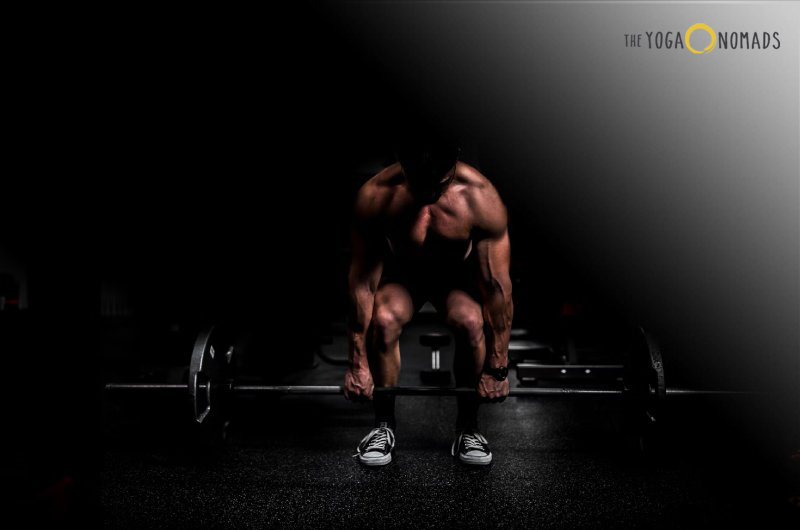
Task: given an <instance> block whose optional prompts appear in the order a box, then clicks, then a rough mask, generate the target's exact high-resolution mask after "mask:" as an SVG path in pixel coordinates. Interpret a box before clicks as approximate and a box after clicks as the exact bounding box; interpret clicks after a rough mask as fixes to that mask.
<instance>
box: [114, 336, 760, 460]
mask: <svg viewBox="0 0 800 530" xmlns="http://www.w3.org/2000/svg"><path fill="white" fill-rule="evenodd" d="M234 355H236V349H235V347H234V341H233V340H232V337H230V336H229V335H228V333H226V331H225V328H224V327H222V326H210V327H208V328H206V329H204V330H203V331H201V332H200V333H199V334H198V336H197V339H196V340H195V343H194V347H193V349H192V356H191V359H190V362H189V373H188V382H187V383H186V384H168V383H108V384H106V385H105V390H106V391H107V392H110V393H119V392H132V393H139V392H145V393H176V394H184V395H187V394H188V396H190V397H191V401H192V405H193V412H194V421H195V422H196V423H198V424H204V423H205V424H213V425H221V424H224V423H225V420H226V418H227V412H228V411H227V410H226V409H227V406H228V405H229V403H230V402H231V400H230V399H229V398H230V397H231V396H237V395H253V394H257V395H258V394H260V395H264V394H266V395H276V396H283V395H300V394H302V395H341V394H343V391H344V389H343V387H342V386H336V385H329V386H303V385H265V384H241V383H239V382H237V381H236V380H235V378H234V374H233V372H234V371H233V365H234V363H233V358H234ZM624 357H625V364H624V365H623V367H622V373H623V376H622V384H621V385H620V386H619V387H617V388H586V387H565V386H562V387H557V388H547V387H513V388H511V389H510V391H509V396H510V397H517V398H522V397H557V396H562V397H588V396H594V397H600V396H603V397H609V396H610V397H618V398H621V399H622V400H623V402H624V404H625V411H626V417H627V419H628V422H629V427H630V428H631V429H632V432H636V433H637V435H636V437H637V438H638V439H639V443H640V444H641V443H643V442H642V440H644V439H645V438H646V437H648V436H651V435H652V434H653V433H654V432H655V429H656V427H657V424H658V423H659V422H658V419H659V416H660V414H661V411H662V409H663V405H664V401H665V400H666V398H667V397H668V396H697V395H731V394H749V392H737V391H724V390H694V389H685V388H667V386H666V382H665V379H664V362H663V358H662V354H661V349H660V347H659V345H658V342H657V341H656V340H655V338H654V337H653V336H652V335H651V334H650V333H649V332H647V331H645V330H644V329H643V328H641V327H640V328H638V329H637V333H636V337H635V339H634V341H632V344H630V345H628V346H627V347H626V348H625V352H624ZM565 366H569V365H565ZM475 392H476V389H475V388H453V387H426V386H422V387H412V386H396V387H376V388H375V393H378V394H381V393H389V394H394V395H402V396H457V395H464V394H474V393H475Z"/></svg>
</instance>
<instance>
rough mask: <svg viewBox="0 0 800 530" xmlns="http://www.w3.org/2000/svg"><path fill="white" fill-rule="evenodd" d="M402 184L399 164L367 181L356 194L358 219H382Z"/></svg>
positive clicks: (385, 169)
mask: <svg viewBox="0 0 800 530" xmlns="http://www.w3.org/2000/svg"><path fill="white" fill-rule="evenodd" d="M401 182H402V172H401V170H400V164H398V163H394V164H392V165H391V166H389V167H387V168H384V169H383V170H381V171H379V172H378V173H377V174H376V175H375V176H374V177H372V178H370V179H369V180H368V181H366V182H365V183H364V184H363V185H362V186H361V188H360V189H359V190H358V193H357V194H356V201H355V207H354V209H355V214H356V217H357V218H358V219H361V220H370V219H378V218H380V217H382V215H383V214H385V213H386V212H387V211H388V210H389V209H390V207H391V205H392V202H393V200H394V198H395V195H396V194H397V190H398V187H399V185H400V183H401Z"/></svg>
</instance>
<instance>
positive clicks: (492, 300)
mask: <svg viewBox="0 0 800 530" xmlns="http://www.w3.org/2000/svg"><path fill="white" fill-rule="evenodd" d="M458 154H459V150H458V147H456V146H455V145H454V144H450V143H448V142H446V141H440V140H416V141H413V142H411V143H409V142H406V143H405V144H402V145H400V146H399V147H398V150H397V158H398V162H397V163H395V164H393V165H391V166H389V167H387V168H386V169H384V170H383V171H381V172H379V173H378V174H377V175H375V176H374V177H372V178H371V179H370V180H369V181H367V182H366V183H365V184H364V185H363V186H362V187H361V189H360V190H359V192H358V195H357V198H356V203H355V215H354V223H353V229H352V251H353V256H352V263H351V266H350V271H349V292H350V299H351V310H352V313H351V316H350V319H349V330H348V333H349V339H350V357H349V360H350V363H349V367H348V369H347V372H346V374H345V397H347V398H348V399H373V389H374V387H375V385H377V386H384V387H391V386H396V385H397V382H398V377H399V373H400V347H399V342H400V341H399V339H400V333H401V331H402V329H403V326H405V324H406V323H407V322H408V321H409V320H411V317H412V315H413V314H414V313H416V311H417V310H418V309H419V308H420V306H421V305H422V304H423V303H424V302H425V301H426V300H428V301H430V302H431V303H432V304H433V306H434V307H435V308H436V310H437V312H438V313H439V314H441V315H445V317H446V322H447V324H448V326H449V327H450V329H451V330H452V332H453V334H454V336H455V343H456V352H455V360H454V366H453V372H454V374H455V378H456V385H457V386H460V387H467V386H469V387H474V388H475V394H474V395H471V396H459V398H458V417H457V419H456V436H455V439H454V441H453V444H452V446H451V454H452V455H453V456H457V457H458V458H459V459H460V460H461V461H462V462H465V463H470V464H488V463H489V462H491V459H492V453H491V451H490V450H489V445H488V442H487V440H486V438H485V437H484V436H483V435H481V434H480V432H478V425H477V411H478V405H479V403H480V402H481V401H490V402H499V401H503V400H504V399H505V398H506V396H508V390H509V384H508V380H507V379H506V373H507V368H506V367H507V359H508V340H509V332H510V329H511V319H512V315H513V305H512V301H511V281H510V278H509V262H510V245H509V237H508V230H507V214H506V209H505V206H504V205H503V202H502V201H501V199H500V196H499V195H498V193H497V190H496V189H495V188H494V186H492V184H491V183H490V182H489V181H488V180H487V179H486V177H484V176H483V175H482V174H481V173H480V172H479V171H478V170H476V169H475V168H473V167H471V166H470V165H468V164H465V163H463V162H460V161H458ZM373 401H374V406H375V428H374V429H372V430H371V431H370V432H369V433H368V434H367V435H366V436H365V437H364V438H363V439H362V440H361V442H360V443H359V445H358V449H357V451H358V458H359V460H360V461H361V462H362V463H364V464H366V465H384V464H388V463H389V462H390V461H391V458H392V450H393V449H394V443H395V437H394V431H395V415H394V396H393V395H391V396H387V395H385V394H381V393H376V394H375V396H374V400H373Z"/></svg>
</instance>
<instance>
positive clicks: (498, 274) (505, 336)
mask: <svg viewBox="0 0 800 530" xmlns="http://www.w3.org/2000/svg"><path fill="white" fill-rule="evenodd" d="M477 249H478V260H479V262H480V269H481V271H480V272H481V281H480V290H481V294H482V296H483V320H484V323H485V324H486V326H487V327H488V328H489V333H488V334H487V335H486V366H488V367H490V368H498V367H500V366H508V341H509V337H510V333H511V320H512V318H513V317H514V303H513V301H512V299H511V277H510V275H509V266H510V263H511V245H510V242H509V237H508V230H504V231H503V233H502V235H499V236H497V237H491V236H487V237H486V238H484V239H482V240H480V241H479V242H478V245H477Z"/></svg>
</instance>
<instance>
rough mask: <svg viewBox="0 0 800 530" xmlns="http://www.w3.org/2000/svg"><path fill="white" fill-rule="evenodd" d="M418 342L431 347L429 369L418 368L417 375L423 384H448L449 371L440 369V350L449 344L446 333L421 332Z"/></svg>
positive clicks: (448, 336)
mask: <svg viewBox="0 0 800 530" xmlns="http://www.w3.org/2000/svg"><path fill="white" fill-rule="evenodd" d="M419 343H420V344H421V345H422V346H427V347H429V348H430V349H431V369H430V370H420V373H419V377H420V380H421V381H422V384H424V385H432V386H443V385H449V384H450V371H449V370H442V369H441V365H440V353H439V352H440V350H441V349H442V348H444V347H445V346H448V345H449V344H450V335H449V334H448V333H441V332H431V333H423V334H422V335H421V336H420V337H419Z"/></svg>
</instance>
